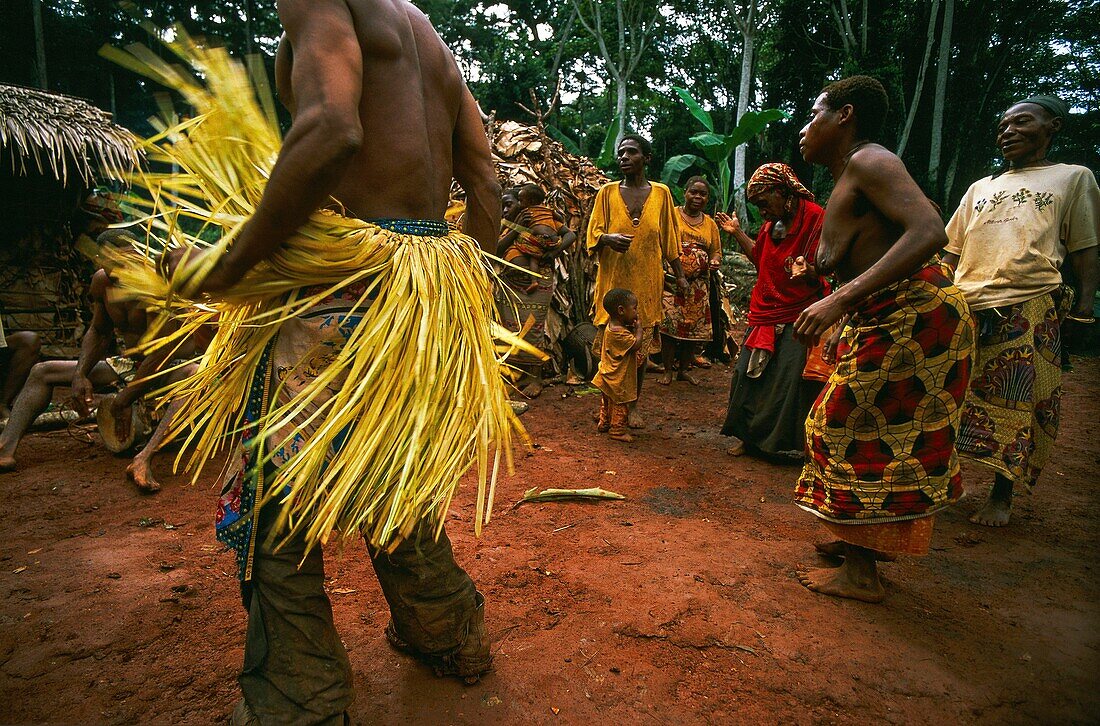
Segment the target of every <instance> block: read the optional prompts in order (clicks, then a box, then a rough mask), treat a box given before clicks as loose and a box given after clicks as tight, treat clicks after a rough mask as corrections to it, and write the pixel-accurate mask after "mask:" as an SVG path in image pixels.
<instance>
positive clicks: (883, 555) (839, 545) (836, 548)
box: [814, 539, 897, 562]
mask: <svg viewBox="0 0 1100 726" xmlns="http://www.w3.org/2000/svg"><path fill="white" fill-rule="evenodd" d="M814 549H815V550H817V551H818V552H820V553H821V554H823V555H825V556H826V557H837V558H843V557H844V556H845V555H847V554H848V543H846V542H844V541H843V540H839V539H838V540H834V541H833V542H818V543H817V544H815V545H814ZM871 552H874V553H875V561H876V562H894V561H895V560H897V557H894V556H893V555H892V554H890V553H889V552H879V551H878V550H871Z"/></svg>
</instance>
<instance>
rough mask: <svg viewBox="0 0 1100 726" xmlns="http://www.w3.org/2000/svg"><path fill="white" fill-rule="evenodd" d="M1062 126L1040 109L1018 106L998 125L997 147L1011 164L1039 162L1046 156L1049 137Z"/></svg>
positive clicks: (1058, 120) (1037, 106) (1027, 105)
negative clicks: (1034, 160)
mask: <svg viewBox="0 0 1100 726" xmlns="http://www.w3.org/2000/svg"><path fill="white" fill-rule="evenodd" d="M1061 126H1062V120H1061V119H1060V118H1057V117H1054V116H1052V115H1051V114H1050V112H1048V111H1047V110H1046V109H1045V108H1043V107H1042V106H1039V105H1038V104H1034V103H1017V104H1016V105H1015V106H1012V107H1011V108H1010V109H1008V110H1007V111H1005V113H1004V116H1001V121H1000V123H998V124H997V147H998V148H1000V150H1001V155H1002V156H1004V158H1005V161H1008V162H1010V163H1014V162H1026V161H1031V160H1033V159H1038V158H1041V157H1042V156H1043V155H1045V154H1046V150H1047V148H1048V147H1049V146H1050V139H1051V137H1053V136H1054V134H1055V133H1056V132H1057V131H1058V129H1060V128H1061Z"/></svg>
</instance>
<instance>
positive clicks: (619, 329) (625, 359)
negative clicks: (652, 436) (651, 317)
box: [592, 287, 643, 441]
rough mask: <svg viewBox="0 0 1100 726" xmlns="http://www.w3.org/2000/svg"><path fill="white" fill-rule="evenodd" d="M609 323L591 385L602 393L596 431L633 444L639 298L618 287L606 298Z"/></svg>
mask: <svg viewBox="0 0 1100 726" xmlns="http://www.w3.org/2000/svg"><path fill="white" fill-rule="evenodd" d="M603 309H604V310H606V311H607V314H608V316H609V317H610V319H609V320H608V323H607V328H606V329H605V330H604V334H603V340H602V341H601V343H600V367H599V370H598V371H597V372H596V376H595V377H594V378H593V379H592V385H594V386H595V387H596V388H599V389H600V390H601V391H603V400H602V402H601V403H600V415H599V420H598V424H597V426H596V430H597V431H599V432H600V433H605V432H609V433H610V435H611V438H613V439H615V440H616V441H633V440H634V437H633V436H631V435H630V433H629V431H628V430H627V427H626V419H627V414H628V412H629V409H628V404H629V403H631V402H632V401H636V400H637V399H638V365H639V364H640V361H639V360H638V352H639V351H640V350H641V348H642V343H643V338H642V335H641V333H642V330H641V324H640V321H639V319H638V298H637V297H636V296H635V295H634V293H632V292H631V291H630V290H627V289H624V288H621V287H616V288H614V289H612V290H609V291H608V293H607V294H606V295H604V298H603Z"/></svg>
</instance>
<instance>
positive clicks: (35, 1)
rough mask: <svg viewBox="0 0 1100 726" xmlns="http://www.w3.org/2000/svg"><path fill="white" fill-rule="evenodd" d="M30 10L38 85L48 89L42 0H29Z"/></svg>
mask: <svg viewBox="0 0 1100 726" xmlns="http://www.w3.org/2000/svg"><path fill="white" fill-rule="evenodd" d="M31 12H32V14H33V15H34V48H35V58H36V61H37V62H36V63H35V66H36V68H35V70H36V71H37V72H38V86H39V87H40V88H41V89H42V90H44V91H45V90H48V88H49V81H48V80H47V78H46V36H45V33H43V32H42V0H31Z"/></svg>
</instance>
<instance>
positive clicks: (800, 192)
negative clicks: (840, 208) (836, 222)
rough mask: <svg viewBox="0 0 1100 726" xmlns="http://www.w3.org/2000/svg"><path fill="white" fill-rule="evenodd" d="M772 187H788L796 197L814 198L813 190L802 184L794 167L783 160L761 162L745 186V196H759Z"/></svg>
mask: <svg viewBox="0 0 1100 726" xmlns="http://www.w3.org/2000/svg"><path fill="white" fill-rule="evenodd" d="M770 189H786V190H788V191H789V192H790V193H791V194H793V195H795V196H796V197H802V198H804V199H809V200H810V201H811V202H812V201H813V200H814V195H813V192H811V191H810V190H809V189H807V188H806V187H804V186H802V182H800V181H798V176H797V175H795V173H794V169H792V168H791V167H789V166H787V165H786V164H783V163H781V162H774V163H771V164H761V165H760V166H759V167H758V168H757V170H756V171H754V172H753V173H752V178H750V179H749V184H748V186H747V187H746V188H745V196H747V197H748V198H749V199H752V198H753V197H757V196H759V195H761V194H763V193H765V192H767V191H768V190H770Z"/></svg>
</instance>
